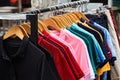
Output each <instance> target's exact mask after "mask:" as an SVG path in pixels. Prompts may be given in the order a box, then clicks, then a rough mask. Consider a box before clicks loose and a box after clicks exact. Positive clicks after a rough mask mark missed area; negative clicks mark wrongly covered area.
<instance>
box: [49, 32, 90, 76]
mask: <svg viewBox="0 0 120 80" xmlns="http://www.w3.org/2000/svg"><path fill="white" fill-rule="evenodd" d="M50 35H51V36H52V37H54V38H56V39H59V38H60V39H61V40H60V39H59V40H60V41H62V42H66V43H67V44H69V45H70V46H71V47H72V48H73V52H72V54H73V56H74V57H75V59H76V61H77V63H78V64H79V66H80V68H81V69H82V71H83V72H84V74H85V76H88V75H89V74H90V68H89V63H88V58H87V52H86V47H85V45H84V44H83V42H82V41H81V40H79V39H77V38H76V37H74V36H72V35H70V34H69V33H67V32H66V31H65V30H61V31H60V32H58V31H51V33H50ZM85 76H84V77H85Z"/></svg>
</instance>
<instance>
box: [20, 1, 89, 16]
mask: <svg viewBox="0 0 120 80" xmlns="http://www.w3.org/2000/svg"><path fill="white" fill-rule="evenodd" d="M86 3H89V0H81V1H75V2H69V3H64V4H59V5H55V6H51V7H48V8H44V9H37V10H33V11H28V12H22V14H26V13H27V14H39V13H44V12H49V11H53V10H58V9H63V8H67V7H72V6H76V5H83V4H86Z"/></svg>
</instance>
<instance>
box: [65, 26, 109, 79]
mask: <svg viewBox="0 0 120 80" xmlns="http://www.w3.org/2000/svg"><path fill="white" fill-rule="evenodd" d="M67 30H69V31H70V32H72V33H74V34H75V35H77V36H79V37H81V38H82V39H83V40H84V41H85V43H86V45H87V48H88V51H89V52H90V53H91V52H92V51H91V50H92V49H91V48H92V46H91V44H90V42H89V41H90V40H88V42H87V39H85V38H84V36H83V35H81V34H80V33H79V34H78V33H77V32H76V31H73V30H72V29H71V28H67ZM89 44H90V45H89ZM90 53H89V56H90V59H91V63H92V66H93V70H94V73H95V74H96V75H98V78H100V75H101V74H102V73H103V72H104V71H105V70H106V71H108V70H109V69H110V65H109V64H108V63H106V64H105V65H104V66H103V67H102V68H98V67H97V68H96V69H97V71H98V74H97V72H96V69H95V67H94V66H95V63H94V60H93V56H92V55H90ZM91 54H92V53H91Z"/></svg>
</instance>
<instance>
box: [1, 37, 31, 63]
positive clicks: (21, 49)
mask: <svg viewBox="0 0 120 80" xmlns="http://www.w3.org/2000/svg"><path fill="white" fill-rule="evenodd" d="M28 41H29V40H28V38H26V37H24V38H23V40H22V42H21V45H20V47H19V49H18V50H17V52H16V53H15V54H14V55H11V56H10V57H9V56H8V55H7V53H6V51H5V49H4V45H3V40H2V37H0V57H2V59H5V60H8V61H11V58H16V57H17V58H23V57H24V55H25V54H24V53H25V51H26V48H27V45H28Z"/></svg>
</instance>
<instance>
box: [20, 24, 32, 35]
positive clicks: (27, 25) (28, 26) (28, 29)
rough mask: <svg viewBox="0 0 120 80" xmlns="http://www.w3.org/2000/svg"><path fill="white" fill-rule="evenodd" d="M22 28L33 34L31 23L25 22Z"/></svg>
mask: <svg viewBox="0 0 120 80" xmlns="http://www.w3.org/2000/svg"><path fill="white" fill-rule="evenodd" d="M20 28H21V29H22V30H24V31H25V32H26V33H27V34H28V35H30V34H31V31H30V24H29V23H24V24H22V25H21V26H20Z"/></svg>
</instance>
